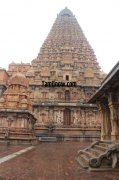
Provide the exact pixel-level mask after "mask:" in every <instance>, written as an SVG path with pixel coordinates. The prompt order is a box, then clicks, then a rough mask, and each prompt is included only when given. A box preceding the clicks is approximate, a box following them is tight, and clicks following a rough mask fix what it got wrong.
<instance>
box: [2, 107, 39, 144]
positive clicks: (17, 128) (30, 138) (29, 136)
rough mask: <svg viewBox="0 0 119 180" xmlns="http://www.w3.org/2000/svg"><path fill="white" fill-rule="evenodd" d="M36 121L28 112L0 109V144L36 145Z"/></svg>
mask: <svg viewBox="0 0 119 180" xmlns="http://www.w3.org/2000/svg"><path fill="white" fill-rule="evenodd" d="M35 122H36V119H35V118H34V115H33V114H32V113H30V112H29V111H27V110H26V111H23V110H14V111H11V110H10V109H7V112H6V109H0V142H2V143H6V144H36V143H37V141H36V137H35V134H34V124H35Z"/></svg>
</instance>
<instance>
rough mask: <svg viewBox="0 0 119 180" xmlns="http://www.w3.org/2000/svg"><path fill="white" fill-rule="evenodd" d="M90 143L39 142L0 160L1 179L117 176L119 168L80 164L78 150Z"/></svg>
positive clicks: (107, 179) (101, 179) (109, 179)
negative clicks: (99, 169)
mask: <svg viewBox="0 0 119 180" xmlns="http://www.w3.org/2000/svg"><path fill="white" fill-rule="evenodd" d="M89 144H90V143H86V142H85V143H84V142H59V143H40V144H39V145H38V146H36V147H35V148H34V149H32V150H30V151H28V152H26V153H24V154H22V155H20V156H18V157H16V158H14V159H11V160H9V161H6V162H4V163H2V164H0V180H119V172H88V171H86V170H84V169H82V168H81V167H80V166H79V164H78V163H77V161H76V160H75V157H76V154H77V151H78V150H79V149H82V148H84V147H86V146H87V145H89ZM11 148H12V147H11ZM13 148H14V147H13ZM23 148H24V147H23Z"/></svg>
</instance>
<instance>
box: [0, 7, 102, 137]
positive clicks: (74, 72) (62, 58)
mask: <svg viewBox="0 0 119 180" xmlns="http://www.w3.org/2000/svg"><path fill="white" fill-rule="evenodd" d="M19 73H21V74H22V75H24V76H25V78H26V79H27V80H28V81H29V83H28V91H29V92H28V94H29V95H28V96H26V95H24V96H21V97H20V96H19V98H22V100H21V99H19V101H20V102H21V101H23V102H22V104H23V108H22V111H23V113H24V115H25V116H26V114H27V116H26V117H27V118H28V116H29V118H28V119H29V123H30V124H33V123H34V122H35V121H36V122H35V126H34V129H35V133H36V135H37V136H40V137H42V136H43V135H44V136H45V135H46V134H47V133H49V131H47V130H48V129H50V128H51V130H53V134H56V135H62V137H63V138H66V139H75V138H79V139H80V138H82V137H84V136H85V137H87V138H88V137H90V138H93V137H94V138H98V137H100V119H99V117H98V111H97V106H96V105H93V104H88V103H87V101H88V100H89V98H90V97H91V96H92V95H93V94H94V93H95V92H96V90H97V89H98V88H99V86H100V84H101V81H102V80H103V78H104V76H105V75H104V73H102V71H101V69H100V66H99V64H98V62H97V59H96V56H95V54H94V51H93V49H92V47H91V45H90V44H89V42H88V40H87V39H86V37H85V35H84V33H83V31H82V29H81V27H80V25H79V24H78V22H77V19H76V18H75V16H74V14H73V13H72V12H71V11H70V10H69V9H68V8H65V9H63V10H62V11H61V12H60V13H59V14H58V15H57V18H56V20H55V22H54V24H53V26H52V28H51V30H50V32H49V34H48V36H47V38H46V40H45V41H44V43H43V45H42V47H41V49H40V51H39V53H38V56H37V57H36V58H35V59H34V60H32V61H31V64H30V63H26V64H25V63H20V64H17V63H14V62H13V63H11V64H9V69H8V71H6V70H4V69H2V68H1V69H0V95H1V99H0V109H4V113H5V112H7V111H6V107H8V106H9V102H10V101H12V104H14V105H15V103H16V104H17V105H15V106H14V107H16V109H17V111H18V112H17V113H18V114H19V109H20V108H21V107H20V105H18V102H17V101H16V99H17V97H18V96H17V97H16V93H18V89H19V88H20V89H19V91H20V92H21V93H23V91H25V89H24V88H23V89H22V88H21V87H20V86H19V83H18V84H17V83H16V84H17V86H14V83H13V84H9V82H10V80H11V79H12V78H13V77H14V76H19ZM20 76H21V75H20ZM48 82H49V83H48ZM22 83H23V82H22ZM23 87H27V86H24V85H23ZM12 88H13V89H14V93H12ZM10 90H11V91H10ZM20 92H19V93H20ZM7 93H8V94H10V93H12V96H10V98H11V99H10V98H8V99H7V98H6V101H4V99H3V97H4V96H5V97H6V96H7ZM27 97H29V100H28V99H27ZM25 99H27V100H25ZM30 101H31V104H32V107H31V108H30V110H29V112H26V110H25V107H26V105H27V106H28V104H30ZM12 104H11V105H10V108H12ZM3 107H4V108H3ZM14 110H15V108H14ZM1 111H2V110H0V113H3V111H2V112H1ZM12 111H13V108H12ZM25 113H26V114H25ZM22 115H23V114H22ZM31 116H34V117H31ZM2 117H3V116H2ZM12 118H13V120H12V121H15V120H14V118H15V119H16V117H15V116H14V115H12ZM33 119H34V120H33ZM32 121H33V122H32ZM4 122H5V120H4V118H1V119H0V126H1V127H4V126H5V127H6V128H7V127H8V124H7V123H8V121H6V124H4ZM24 122H25V120H24ZM19 126H23V125H21V124H20V123H19V122H16V123H15V125H14V126H13V127H12V128H14V129H17V128H20V127H19ZM25 127H27V128H28V126H27V121H26V126H25ZM25 127H24V128H25ZM9 128H10V127H9ZM18 133H21V132H20V131H18Z"/></svg>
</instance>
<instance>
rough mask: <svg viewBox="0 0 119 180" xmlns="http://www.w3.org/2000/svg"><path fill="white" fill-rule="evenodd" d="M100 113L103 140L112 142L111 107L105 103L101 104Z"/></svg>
mask: <svg viewBox="0 0 119 180" xmlns="http://www.w3.org/2000/svg"><path fill="white" fill-rule="evenodd" d="M98 106H99V113H100V119H101V140H111V123H110V111H109V107H108V105H107V104H105V103H101V102H100V103H99V104H98Z"/></svg>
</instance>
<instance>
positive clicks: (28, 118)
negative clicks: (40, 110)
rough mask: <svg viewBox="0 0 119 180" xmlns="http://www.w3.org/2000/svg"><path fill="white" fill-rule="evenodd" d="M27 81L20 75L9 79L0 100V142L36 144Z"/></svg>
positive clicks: (33, 118)
mask: <svg viewBox="0 0 119 180" xmlns="http://www.w3.org/2000/svg"><path fill="white" fill-rule="evenodd" d="M28 85H29V84H28V79H26V77H25V76H24V75H22V74H20V73H18V74H16V75H13V76H12V77H11V78H10V79H9V83H8V88H7V90H6V91H5V92H4V93H3V96H2V97H1V98H0V142H1V141H2V142H7V143H10V144H23V143H27V144H29V143H30V144H31V143H34V142H35V143H36V137H35V134H34V124H35V121H36V118H35V117H34V115H33V113H32V112H31V110H32V105H31V100H30V97H29V91H28Z"/></svg>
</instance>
